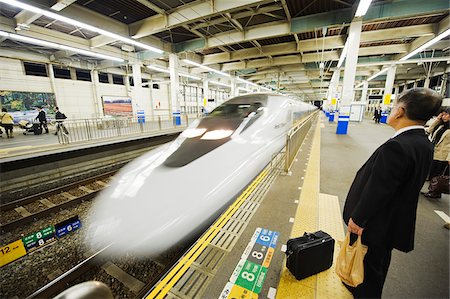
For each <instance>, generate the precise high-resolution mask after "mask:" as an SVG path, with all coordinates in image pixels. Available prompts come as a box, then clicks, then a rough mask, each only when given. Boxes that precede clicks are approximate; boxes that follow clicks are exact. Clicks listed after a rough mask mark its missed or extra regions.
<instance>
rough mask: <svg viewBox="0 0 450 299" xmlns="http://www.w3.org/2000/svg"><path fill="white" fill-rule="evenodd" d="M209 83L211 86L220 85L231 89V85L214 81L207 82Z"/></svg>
mask: <svg viewBox="0 0 450 299" xmlns="http://www.w3.org/2000/svg"><path fill="white" fill-rule="evenodd" d="M209 83H211V84H216V85H220V86H225V87H231V85H228V84H225V83H222V82H219V81H214V80H209Z"/></svg>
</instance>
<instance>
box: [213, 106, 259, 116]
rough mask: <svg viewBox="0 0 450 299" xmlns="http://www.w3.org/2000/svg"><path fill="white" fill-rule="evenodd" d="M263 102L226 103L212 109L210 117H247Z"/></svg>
mask: <svg viewBox="0 0 450 299" xmlns="http://www.w3.org/2000/svg"><path fill="white" fill-rule="evenodd" d="M261 107H262V104H261V103H259V102H256V103H245V104H239V103H225V104H222V105H220V106H218V107H217V108H216V109H214V110H213V111H211V113H210V114H209V115H208V117H214V118H246V117H247V116H248V115H249V114H250V113H252V112H257V111H258V109H259V108H261Z"/></svg>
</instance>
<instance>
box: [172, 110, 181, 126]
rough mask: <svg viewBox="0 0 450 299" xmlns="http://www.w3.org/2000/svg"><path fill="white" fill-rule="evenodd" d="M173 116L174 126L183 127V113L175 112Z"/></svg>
mask: <svg viewBox="0 0 450 299" xmlns="http://www.w3.org/2000/svg"><path fill="white" fill-rule="evenodd" d="M172 115H173V124H174V125H176V126H179V125H181V112H180V111H175V112H173V113H172Z"/></svg>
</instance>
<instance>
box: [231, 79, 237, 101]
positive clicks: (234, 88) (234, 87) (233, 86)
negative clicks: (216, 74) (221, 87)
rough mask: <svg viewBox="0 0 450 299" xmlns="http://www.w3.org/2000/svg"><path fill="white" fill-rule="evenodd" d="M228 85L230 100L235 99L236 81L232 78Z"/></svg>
mask: <svg viewBox="0 0 450 299" xmlns="http://www.w3.org/2000/svg"><path fill="white" fill-rule="evenodd" d="M230 85H231V90H230V98H232V97H235V96H236V91H237V88H236V79H235V78H234V77H233V78H231V79H230Z"/></svg>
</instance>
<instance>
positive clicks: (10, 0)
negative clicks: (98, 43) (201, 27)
mask: <svg viewBox="0 0 450 299" xmlns="http://www.w3.org/2000/svg"><path fill="white" fill-rule="evenodd" d="M0 3H5V4H8V5H11V6H14V7H18V8H21V9H24V10H27V11H31V12H34V13H37V14H40V15H44V16H46V17H49V18H52V19H55V20H58V21H61V22H64V23H67V24H70V25H73V26H76V27H79V28H83V29H86V30H89V31H91V32H96V33H98V34H101V35H105V36H109V37H111V38H113V39H115V40H120V41H122V42H124V43H127V44H130V45H134V46H137V47H139V48H143V49H146V50H149V51H152V52H156V53H159V54H162V53H164V51H163V50H161V49H158V48H155V47H152V46H149V45H147V44H144V43H141V42H138V41H136V40H134V39H131V38H128V37H125V36H121V35H119V34H116V33H112V32H109V31H106V30H103V29H101V28H97V27H95V26H92V25H89V24H86V23H83V22H79V21H77V20H74V19H71V18H67V17H64V16H61V15H59V14H56V13H54V12H51V11H48V10H44V9H40V8H38V7H35V6H32V5H29V4H25V3H22V2H20V1H16V0H0Z"/></svg>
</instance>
